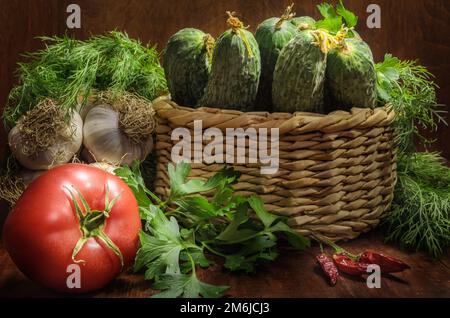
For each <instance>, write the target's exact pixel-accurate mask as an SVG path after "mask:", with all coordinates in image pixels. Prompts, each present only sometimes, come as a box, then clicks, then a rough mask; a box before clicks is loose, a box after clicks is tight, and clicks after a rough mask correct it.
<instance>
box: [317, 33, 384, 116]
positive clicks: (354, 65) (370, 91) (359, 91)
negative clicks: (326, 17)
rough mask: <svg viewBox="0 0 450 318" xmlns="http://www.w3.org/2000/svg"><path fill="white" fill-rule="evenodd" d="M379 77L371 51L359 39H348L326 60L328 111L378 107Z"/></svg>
mask: <svg viewBox="0 0 450 318" xmlns="http://www.w3.org/2000/svg"><path fill="white" fill-rule="evenodd" d="M376 76H377V75H376V71H375V64H374V61H373V55H372V51H371V50H370V47H369V46H368V45H367V44H366V43H365V42H364V41H362V40H358V39H356V38H350V39H345V40H344V45H343V46H341V47H338V48H336V49H334V50H332V51H330V52H329V54H328V58H327V71H326V80H325V83H326V87H327V92H328V94H329V95H330V99H331V100H330V104H329V105H330V107H329V109H328V111H333V110H336V109H341V110H347V111H349V110H351V108H352V107H359V108H373V107H375V105H376V99H377V94H376V79H377V77H376Z"/></svg>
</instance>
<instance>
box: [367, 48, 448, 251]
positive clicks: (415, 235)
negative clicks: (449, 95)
mask: <svg viewBox="0 0 450 318" xmlns="http://www.w3.org/2000/svg"><path fill="white" fill-rule="evenodd" d="M376 70H377V74H378V80H377V88H378V97H379V100H380V102H381V103H383V104H385V103H388V104H390V105H391V106H392V108H393V110H394V111H395V113H396V119H395V123H394V127H395V133H396V138H397V140H396V141H397V142H396V146H397V147H398V160H397V175H398V182H397V184H396V187H395V191H394V201H393V203H392V209H391V211H390V212H389V213H387V214H386V215H385V216H384V220H383V223H384V225H385V227H386V230H387V236H386V240H388V241H394V242H398V243H399V244H400V245H401V246H403V247H405V248H408V249H414V250H424V251H426V252H427V253H429V254H430V255H431V256H433V257H439V256H440V255H442V254H443V253H444V252H445V251H446V249H447V248H448V246H449V245H450V168H449V167H447V166H446V165H445V163H444V159H443V158H441V157H440V156H439V154H436V153H428V152H422V153H421V152H417V150H416V144H415V142H420V143H422V144H424V145H425V146H427V145H428V144H430V143H432V142H433V140H431V139H428V138H427V137H425V136H424V135H423V134H422V132H421V128H422V129H428V130H431V131H435V130H436V129H437V127H438V125H439V124H440V123H445V120H444V117H443V116H442V115H443V113H444V112H445V111H444V109H443V107H442V105H439V104H437V101H436V88H437V86H436V84H435V83H434V82H433V80H432V78H433V75H432V74H431V73H430V72H428V70H427V69H426V68H425V67H423V66H421V65H419V64H417V62H415V61H401V60H399V59H398V58H396V57H393V56H392V55H389V54H388V55H386V57H385V60H384V61H383V62H382V63H378V64H377V65H376Z"/></svg>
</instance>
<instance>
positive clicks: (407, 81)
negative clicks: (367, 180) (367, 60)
mask: <svg viewBox="0 0 450 318" xmlns="http://www.w3.org/2000/svg"><path fill="white" fill-rule="evenodd" d="M376 71H377V75H378V76H377V78H378V80H377V90H378V98H379V100H380V102H381V103H383V104H385V103H389V104H390V105H391V106H392V107H393V110H394V111H395V113H396V120H395V132H396V138H397V147H398V151H399V155H400V156H402V155H403V154H407V153H413V152H415V151H416V147H415V139H417V141H419V142H421V143H422V144H424V145H428V144H430V143H432V142H433V141H434V140H430V139H428V138H427V137H426V136H424V135H423V134H422V132H421V130H420V129H421V128H423V129H429V130H432V131H433V130H436V129H437V127H438V125H439V124H440V123H445V119H444V117H443V113H445V110H444V108H443V107H444V105H439V104H438V103H437V101H436V88H437V85H436V84H435V83H434V82H433V80H432V79H433V74H431V73H430V72H429V71H428V70H427V69H426V68H425V67H424V66H421V65H419V64H418V63H417V62H416V61H401V60H400V59H398V58H396V57H393V56H392V55H390V54H387V55H386V56H385V59H384V61H383V62H382V63H378V64H376Z"/></svg>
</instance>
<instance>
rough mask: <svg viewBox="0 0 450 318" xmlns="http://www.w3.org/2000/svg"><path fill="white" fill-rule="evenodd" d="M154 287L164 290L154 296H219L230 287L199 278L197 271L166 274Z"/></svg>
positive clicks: (160, 277) (158, 279)
mask: <svg viewBox="0 0 450 318" xmlns="http://www.w3.org/2000/svg"><path fill="white" fill-rule="evenodd" d="M152 288H154V289H158V290H164V291H163V292H161V293H159V294H156V295H153V296H152V297H153V298H176V297H180V296H181V297H183V298H198V297H200V296H203V297H205V298H219V297H222V296H223V293H224V292H225V291H226V290H227V289H228V288H229V287H228V286H215V285H210V284H206V283H203V282H201V281H200V280H198V278H197V275H196V274H195V272H193V273H192V275H185V274H164V275H161V276H159V277H158V278H157V280H156V281H155V283H154V284H153V286H152Z"/></svg>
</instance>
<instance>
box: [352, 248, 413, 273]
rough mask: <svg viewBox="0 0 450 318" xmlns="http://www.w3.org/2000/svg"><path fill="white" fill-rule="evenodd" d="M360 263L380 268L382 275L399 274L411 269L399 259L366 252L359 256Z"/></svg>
mask: <svg viewBox="0 0 450 318" xmlns="http://www.w3.org/2000/svg"><path fill="white" fill-rule="evenodd" d="M359 261H360V262H362V263H367V264H376V265H378V266H380V270H381V272H382V273H399V272H403V271H404V270H405V269H409V268H411V267H410V266H409V265H408V264H406V263H405V262H403V261H402V260H400V259H398V258H395V257H392V256H388V255H383V254H381V253H376V252H373V251H365V252H364V253H362V254H361V255H360V256H359Z"/></svg>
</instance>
